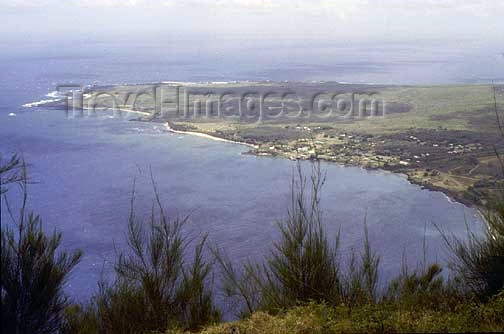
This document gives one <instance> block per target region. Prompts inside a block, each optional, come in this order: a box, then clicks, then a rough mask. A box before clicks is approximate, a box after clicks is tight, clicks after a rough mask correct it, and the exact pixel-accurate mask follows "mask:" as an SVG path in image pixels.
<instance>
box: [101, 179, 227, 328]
mask: <svg viewBox="0 0 504 334" xmlns="http://www.w3.org/2000/svg"><path fill="white" fill-rule="evenodd" d="M153 186H154V193H155V208H156V210H154V207H153V210H152V214H151V216H150V219H149V221H148V222H144V221H143V220H141V219H138V218H137V217H136V216H135V214H134V211H133V202H134V194H133V196H132V203H131V213H130V218H129V224H128V233H127V236H128V246H129V247H128V250H129V251H128V252H122V253H121V254H120V255H119V259H118V261H117V263H116V266H115V273H116V279H115V281H114V282H113V283H112V284H106V283H103V282H102V283H101V286H100V291H99V293H98V295H97V297H96V308H97V312H98V315H99V321H100V326H101V328H102V330H103V331H104V332H105V333H142V332H146V331H165V330H167V329H170V328H175V327H182V328H186V329H197V328H198V327H200V326H201V325H204V324H207V323H209V322H213V321H216V320H218V319H219V312H218V311H217V309H216V307H215V306H214V304H213V299H212V293H211V290H210V289H209V288H208V287H207V285H208V283H209V279H210V277H209V275H210V273H211V270H212V266H211V264H210V263H207V262H205V260H204V256H203V249H204V245H205V242H206V238H203V239H202V240H201V241H200V242H199V243H198V244H197V246H196V249H195V253H194V259H193V261H192V263H189V264H188V265H185V263H184V260H185V259H186V257H187V251H186V248H187V247H186V246H187V240H186V238H185V237H184V236H183V232H182V227H183V225H184V223H185V222H186V221H187V219H188V217H185V218H183V219H179V218H176V219H173V220H170V219H169V218H167V216H166V215H165V213H164V210H163V207H162V205H161V201H160V198H159V195H158V192H157V189H156V186H155V183H154V182H153ZM155 211H157V212H155ZM144 226H148V230H147V231H146V230H145V228H144Z"/></svg>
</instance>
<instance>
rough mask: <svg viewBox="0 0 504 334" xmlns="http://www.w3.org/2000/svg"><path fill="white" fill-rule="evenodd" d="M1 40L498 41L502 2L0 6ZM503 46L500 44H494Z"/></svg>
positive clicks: (287, 0)
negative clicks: (131, 37) (154, 38)
mask: <svg viewBox="0 0 504 334" xmlns="http://www.w3.org/2000/svg"><path fill="white" fill-rule="evenodd" d="M0 21H1V22H2V24H1V25H0V35H1V37H0V38H1V39H4V40H8V39H20V38H21V39H25V40H31V39H40V38H42V39H43V38H57V37H62V38H66V37H69V36H73V37H75V38H79V37H83V36H87V37H90V38H92V37H100V36H102V37H103V36H116V37H121V38H128V36H146V37H147V36H175V37H179V38H191V37H192V38H196V39H198V38H199V39H204V38H214V39H215V38H235V39H236V38H243V39H247V40H257V39H262V40H275V39H310V40H312V41H318V42H321V43H323V42H325V41H334V40H341V39H347V40H348V39H356V40H390V41H395V40H399V41H401V40H408V41H411V40H412V39H413V40H414V39H418V40H421V39H423V38H429V39H439V40H440V41H442V40H448V39H449V40H453V39H461V40H469V41H474V42H477V41H489V42H494V43H499V41H504V0H474V1H467V0H409V1H404V0H402V1H401V0H333V1H329V0H311V1H308V0H306V1H300V0H283V1H282V0H277V1H273V0H229V1H224V0H214V1H211V0H187V1H182V0H162V1H148V0H127V1H118V0H79V1H78V0H68V1H64V0H38V1H36V0H0ZM502 44H504V43H502Z"/></svg>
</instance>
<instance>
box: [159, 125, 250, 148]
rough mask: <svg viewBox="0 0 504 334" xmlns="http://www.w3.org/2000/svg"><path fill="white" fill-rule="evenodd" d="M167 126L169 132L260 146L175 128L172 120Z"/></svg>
mask: <svg viewBox="0 0 504 334" xmlns="http://www.w3.org/2000/svg"><path fill="white" fill-rule="evenodd" d="M165 128H166V130H167V131H168V132H172V133H178V134H184V135H191V136H196V137H200V138H205V139H210V140H214V141H219V142H224V143H230V144H237V145H245V146H248V147H251V148H253V149H257V148H258V146H257V145H253V144H249V143H244V142H241V141H234V140H230V139H226V138H221V137H218V136H213V135H209V134H207V133H203V132H196V131H182V130H175V129H174V128H173V127H172V126H171V125H170V122H168V121H167V122H166V123H165Z"/></svg>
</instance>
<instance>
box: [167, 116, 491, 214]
mask: <svg viewBox="0 0 504 334" xmlns="http://www.w3.org/2000/svg"><path fill="white" fill-rule="evenodd" d="M165 127H166V130H167V131H168V132H172V133H177V134H186V135H192V136H196V137H200V138H205V139H210V140H214V141H219V142H225V143H230V144H237V145H244V146H248V147H250V148H253V149H254V150H256V149H258V148H259V146H258V145H253V144H249V143H245V142H240V141H234V140H230V139H226V138H221V137H218V136H216V135H210V134H207V133H202V132H197V131H182V130H175V129H173V128H172V126H171V125H170V122H169V121H167V122H166V123H165ZM243 154H250V155H254V156H258V157H264V156H267V157H276V158H281V159H289V160H293V159H291V158H290V157H288V156H285V155H282V154H268V155H266V154H261V153H257V152H255V151H248V152H244V153H243ZM295 160H307V159H299V158H298V159H295ZM319 160H320V161H324V162H327V163H333V164H337V165H339V166H342V167H358V168H362V169H364V170H368V171H381V172H386V173H391V174H394V175H399V176H402V177H404V178H405V179H406V181H408V182H409V183H410V184H413V185H417V186H419V187H421V188H422V189H426V190H429V191H437V192H441V193H443V194H444V195H445V196H446V197H447V198H448V200H452V201H455V202H457V203H460V204H462V205H464V206H466V207H468V208H472V209H475V210H477V211H478V213H479V214H480V216H482V217H483V215H482V214H481V207H480V206H478V205H477V204H476V203H473V202H471V201H469V200H467V199H465V198H463V197H462V196H461V195H460V194H458V193H457V192H454V191H451V190H449V189H445V188H442V187H439V186H435V185H432V184H429V183H425V182H419V181H417V180H415V179H413V178H412V177H410V175H408V174H407V173H405V172H404V171H394V170H390V169H384V168H376V167H367V166H363V165H358V164H356V165H352V164H344V163H338V162H337V161H332V160H326V159H323V158H319Z"/></svg>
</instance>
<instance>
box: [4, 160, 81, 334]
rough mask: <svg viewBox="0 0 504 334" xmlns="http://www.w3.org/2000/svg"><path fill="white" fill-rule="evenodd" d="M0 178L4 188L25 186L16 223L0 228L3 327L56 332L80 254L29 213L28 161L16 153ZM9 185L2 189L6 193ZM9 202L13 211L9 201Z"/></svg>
mask: <svg viewBox="0 0 504 334" xmlns="http://www.w3.org/2000/svg"><path fill="white" fill-rule="evenodd" d="M6 174H7V175H8V177H7V178H6V179H3V177H4V176H5V175H6ZM0 177H2V180H5V181H6V182H5V183H4V184H3V185H2V187H3V186H4V185H5V184H7V183H18V184H19V185H20V186H21V190H22V203H21V208H20V210H19V214H18V215H17V216H15V215H14V214H13V213H12V212H10V213H11V218H12V220H13V227H9V226H6V223H3V222H2V229H1V243H2V246H1V249H2V253H1V284H0V285H1V298H2V332H3V333H17V334H24V333H26V334H34V333H57V332H59V331H60V330H61V329H62V327H63V323H64V311H65V308H66V307H67V306H68V300H67V298H66V297H65V294H64V292H63V287H64V284H65V282H66V280H67V279H68V276H69V274H70V272H71V271H72V269H73V268H74V267H75V266H76V265H77V263H78V262H79V260H80V258H81V255H82V254H81V252H79V251H75V252H65V251H61V250H60V246H61V234H60V233H56V232H54V233H52V234H46V233H45V232H44V231H43V230H42V221H41V219H40V217H39V216H37V215H35V214H33V213H27V212H26V211H27V210H26V204H27V178H26V166H25V165H24V163H21V161H20V160H19V159H17V158H15V157H14V158H13V159H11V160H10V161H9V163H7V164H5V165H3V166H1V167H0ZM7 190H8V189H7V188H2V192H3V193H4V194H5V193H7ZM3 200H4V201H7V197H4V199H3ZM2 205H3V204H2ZM5 207H7V209H8V210H10V209H9V206H8V204H7V203H5Z"/></svg>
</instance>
